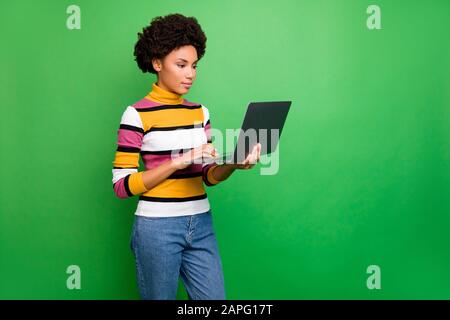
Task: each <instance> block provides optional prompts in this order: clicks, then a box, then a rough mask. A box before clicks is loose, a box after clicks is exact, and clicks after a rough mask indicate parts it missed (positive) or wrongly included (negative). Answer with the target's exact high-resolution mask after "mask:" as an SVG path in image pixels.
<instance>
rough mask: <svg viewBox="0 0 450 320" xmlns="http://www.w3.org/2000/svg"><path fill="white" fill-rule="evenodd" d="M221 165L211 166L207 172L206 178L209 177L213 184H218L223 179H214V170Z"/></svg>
mask: <svg viewBox="0 0 450 320" xmlns="http://www.w3.org/2000/svg"><path fill="white" fill-rule="evenodd" d="M218 166H219V165H215V166H212V167H211V168H209V170H208V172H207V173H206V178H207V179H208V181H209V183H211V184H218V183H219V182H220V181H221V180H216V179H214V176H213V171H214V169H215V168H217V167H218Z"/></svg>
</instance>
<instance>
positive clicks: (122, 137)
mask: <svg viewBox="0 0 450 320" xmlns="http://www.w3.org/2000/svg"><path fill="white" fill-rule="evenodd" d="M143 136H144V135H143V134H142V133H140V132H137V131H131V130H126V129H119V130H118V141H117V144H118V145H119V146H121V147H135V148H139V149H140V148H141V146H142V137H143Z"/></svg>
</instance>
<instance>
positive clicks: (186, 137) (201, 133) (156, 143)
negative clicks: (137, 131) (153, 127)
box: [141, 128, 206, 151]
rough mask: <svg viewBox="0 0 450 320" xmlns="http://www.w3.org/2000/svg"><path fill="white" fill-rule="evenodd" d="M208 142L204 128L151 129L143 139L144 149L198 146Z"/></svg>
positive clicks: (159, 149) (160, 149) (142, 148)
mask: <svg viewBox="0 0 450 320" xmlns="http://www.w3.org/2000/svg"><path fill="white" fill-rule="evenodd" d="M205 143H206V133H205V129H204V128H191V129H176V130H171V131H150V132H149V133H147V134H146V135H145V136H144V138H143V139H142V147H141V150H142V151H162V150H176V149H188V148H196V147H199V146H201V145H202V144H205Z"/></svg>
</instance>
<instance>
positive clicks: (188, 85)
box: [183, 83, 192, 89]
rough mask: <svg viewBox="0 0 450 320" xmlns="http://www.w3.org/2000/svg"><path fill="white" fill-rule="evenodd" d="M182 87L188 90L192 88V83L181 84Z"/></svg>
mask: <svg viewBox="0 0 450 320" xmlns="http://www.w3.org/2000/svg"><path fill="white" fill-rule="evenodd" d="M183 86H185V87H186V88H188V89H189V88H190V87H192V83H183Z"/></svg>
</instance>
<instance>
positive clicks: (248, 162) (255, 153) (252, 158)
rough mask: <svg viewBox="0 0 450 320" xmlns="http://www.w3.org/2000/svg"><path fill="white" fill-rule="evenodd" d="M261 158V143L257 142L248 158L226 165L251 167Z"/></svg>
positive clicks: (236, 167) (238, 167)
mask: <svg viewBox="0 0 450 320" xmlns="http://www.w3.org/2000/svg"><path fill="white" fill-rule="evenodd" d="M260 158H261V143H257V144H256V145H255V146H254V147H253V150H252V152H250V153H249V154H248V156H247V158H246V159H245V160H244V162H242V163H231V164H226V166H229V167H231V168H233V169H244V170H246V169H251V168H253V167H254V166H255V164H256V163H257V162H258V161H259V159H260Z"/></svg>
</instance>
